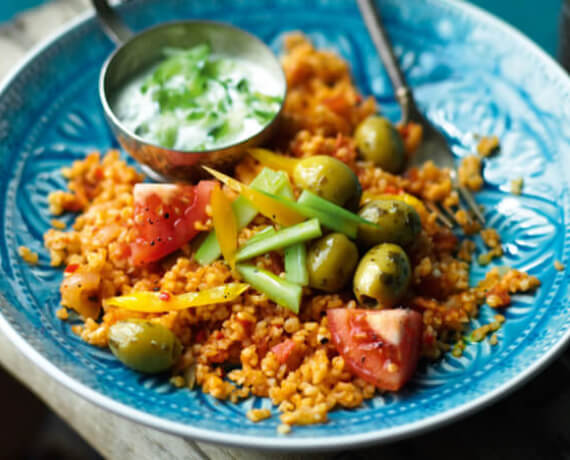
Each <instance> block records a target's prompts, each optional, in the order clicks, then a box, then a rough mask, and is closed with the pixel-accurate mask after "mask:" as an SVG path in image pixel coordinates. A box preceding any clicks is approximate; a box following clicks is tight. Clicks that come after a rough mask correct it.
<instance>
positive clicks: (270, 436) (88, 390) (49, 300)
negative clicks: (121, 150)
mask: <svg viewBox="0 0 570 460" xmlns="http://www.w3.org/2000/svg"><path fill="white" fill-rule="evenodd" d="M159 3H160V6H159ZM380 3H381V8H382V12H383V14H384V16H385V19H386V22H387V25H388V29H389V32H390V35H391V37H392V38H393V41H394V42H395V45H396V50H397V54H398V56H399V58H400V61H401V62H402V66H403V68H404V71H405V73H406V75H407V77H408V79H409V82H410V83H411V85H412V86H413V87H414V88H415V91H416V94H417V98H418V101H419V103H420V105H421V107H422V109H423V110H425V111H426V113H427V114H428V116H429V117H430V118H431V120H433V122H434V123H436V124H437V125H438V126H440V127H441V128H442V129H443V130H444V131H445V132H446V134H447V135H448V136H449V139H450V141H451V142H452V144H453V150H454V152H455V153H456V154H457V155H458V156H462V155H465V154H467V153H468V152H471V151H473V149H474V146H475V143H476V141H475V139H474V136H473V133H474V132H476V133H480V134H497V135H498V136H499V137H500V138H501V140H502V150H501V153H500V154H499V155H497V156H496V157H493V158H489V159H487V160H485V169H484V175H485V179H486V184H487V185H486V187H485V189H484V191H483V192H482V193H481V194H479V195H478V199H479V200H480V202H481V203H483V204H484V205H485V206H486V216H487V219H488V221H489V223H490V224H491V225H492V226H494V227H496V228H497V229H498V230H499V231H500V233H501V236H502V238H503V241H504V246H505V257H504V258H503V259H501V260H498V261H496V262H494V264H501V265H503V264H508V265H511V266H514V267H516V268H520V269H523V270H528V271H529V272H530V273H531V274H533V275H536V276H538V277H539V278H540V279H541V281H542V287H541V288H540V289H539V290H538V292H537V293H536V295H535V296H527V295H520V296H519V295H517V296H514V304H513V306H512V307H511V308H509V309H508V310H507V311H506V316H507V318H508V320H507V322H506V324H505V327H504V328H502V329H501V330H500V331H499V333H498V335H499V344H498V345H497V346H494V347H492V346H490V345H489V344H488V343H487V342H482V343H473V344H470V345H469V346H468V347H467V349H466V350H465V354H464V355H463V356H462V357H461V358H453V357H451V356H446V357H444V358H443V359H442V360H441V361H439V362H436V363H433V364H430V365H424V366H422V368H421V369H420V371H419V372H418V374H417V376H416V377H415V378H414V380H413V382H412V383H411V384H410V385H408V386H407V387H406V389H405V390H404V391H402V392H400V393H398V394H386V395H384V396H377V397H375V398H374V399H372V400H370V401H366V402H365V403H364V404H363V406H362V407H360V408H358V409H355V410H337V411H334V412H332V413H330V417H329V422H328V423H327V424H324V425H317V426H308V427H296V428H294V430H293V432H292V433H291V434H290V435H288V436H279V435H277V433H276V427H277V425H278V424H279V420H278V418H277V417H276V416H274V417H272V418H271V419H268V420H265V421H263V422H261V423H257V424H254V423H252V422H250V421H249V420H248V419H247V418H246V417H245V413H246V412H247V410H249V409H250V408H252V407H268V408H271V404H270V402H269V401H268V400H266V399H260V398H250V399H247V400H246V401H243V402H241V403H240V404H229V403H225V402H220V401H217V400H215V399H214V398H212V397H210V396H206V395H204V394H202V393H201V392H200V391H193V392H190V391H188V390H175V389H173V388H172V387H171V386H170V385H169V384H168V381H167V377H146V376H141V375H138V374H136V373H134V372H131V371H129V370H128V369H125V368H124V367H122V366H121V365H119V364H118V363H117V362H116V361H115V360H114V359H113V357H112V356H111V355H110V353H109V352H107V351H105V350H101V349H97V348H94V347H91V346H89V345H87V344H85V343H83V342H81V341H80V340H79V339H78V338H77V337H76V336H74V334H73V333H71V331H70V326H69V324H68V323H64V322H61V321H59V320H58V319H57V318H56V317H55V311H56V309H57V308H58V307H59V294H58V284H59V282H60V280H61V277H62V274H61V271H60V270H56V269H54V268H52V267H50V265H49V259H48V253H47V251H46V250H45V249H44V248H43V245H42V234H43V232H44V231H46V230H47V229H48V228H49V222H50V219H51V216H50V214H49V212H48V204H47V195H48V193H49V192H50V191H53V190H56V189H62V188H64V187H65V182H64V180H63V178H62V176H61V173H60V168H61V167H62V166H64V165H67V164H69V163H70V162H71V161H72V160H74V159H79V158H83V157H84V156H85V154H86V153H87V152H89V151H91V150H93V149H99V150H102V151H104V150H106V149H108V148H109V147H114V146H116V144H115V141H114V139H113V138H112V136H111V133H110V131H109V129H108V128H107V126H106V124H105V121H104V119H103V114H102V110H101V108H100V105H99V101H98V96H97V78H98V72H99V68H100V66H101V64H102V63H103V61H104V59H105V58H106V56H107V55H108V54H109V53H110V52H111V50H112V46H111V44H110V43H109V42H108V40H107V39H106V38H105V37H104V36H103V34H102V33H101V32H100V31H99V28H98V26H97V24H96V23H95V21H94V20H93V19H92V18H89V19H87V20H85V21H81V22H80V23H78V24H77V25H76V26H75V27H72V28H70V29H68V30H67V31H66V32H65V33H63V34H62V35H61V36H60V37H59V38H58V39H57V40H55V41H53V42H52V43H50V44H49V45H47V46H45V47H44V48H42V49H41V50H39V51H38V52H37V53H36V55H35V57H34V58H33V59H31V60H29V61H28V63H27V64H26V65H24V66H23V67H22V68H21V69H20V71H19V72H18V73H17V74H16V75H14V76H13V78H12V79H11V80H10V81H9V82H8V83H7V84H6V85H5V86H4V88H3V91H2V92H1V94H0V172H1V176H0V177H2V179H1V182H0V311H1V313H2V316H1V317H0V326H1V327H2V328H3V329H4V331H6V332H7V333H8V335H9V336H10V337H11V338H12V340H14V341H15V343H16V344H17V345H18V346H19V347H20V348H21V349H22V350H24V351H25V353H26V354H28V356H30V357H31V358H32V359H33V360H34V361H35V362H36V363H37V364H38V365H39V366H41V367H42V368H43V369H45V370H46V371H47V372H48V373H49V374H51V375H52V376H54V377H55V378H57V379H58V380H60V381H61V382H62V383H64V384H65V385H66V386H68V387H70V388H71V389H72V390H74V391H76V392H78V393H80V394H82V395H84V396H85V397H86V398H89V399H90V400H92V401H94V402H96V403H97V404H100V405H102V406H104V407H106V408H108V409H110V410H113V411H115V412H117V413H120V414H123V415H125V416H128V417H131V418H133V419H135V420H138V421H140V422H142V423H146V424H149V425H152V426H155V427H158V428H161V429H164V430H167V431H170V432H174V433H178V434H182V435H187V436H190V437H195V438H200V439H206V440H209V441H213V442H225V443H231V444H240V445H248V446H258V447H267V448H276V449H279V448H283V449H285V448H288V449H310V448H335V447H339V446H346V445H356V444H362V443H369V442H379V441H386V440H390V439H395V438H397V437H402V436H405V435H409V434H411V433H417V432H419V431H421V430H425V429H428V428H433V427H434V426H436V425H438V424H441V423H444V422H447V421H449V420H451V419H453V418H455V417H457V416H459V415H462V414H466V413H468V412H469V411H472V410H474V409H476V408H478V407H481V406H483V405H484V404H487V403H489V402H491V401H492V400H493V399H495V398H496V397H498V396H499V395H501V394H504V393H505V392H506V391H508V390H509V389H512V388H514V387H515V386H517V385H519V384H521V383H523V382H524V381H525V380H527V379H528V378H529V377H530V376H531V375H532V374H533V373H535V372H536V371H538V370H539V369H540V368H541V367H543V366H544V365H545V364H546V363H547V361H549V360H550V359H551V358H553V357H554V355H555V353H556V352H557V351H559V350H560V349H561V347H562V346H563V345H564V343H565V342H566V341H567V339H568V336H569V330H570V310H569V308H568V307H569V301H568V279H569V276H568V274H567V272H557V271H556V270H554V267H553V262H554V260H555V259H558V260H560V261H562V262H563V263H565V264H566V265H567V266H570V258H569V252H570V234H569V233H570V228H569V226H568V216H569V211H570V209H569V193H568V184H569V177H568V174H569V172H570V82H569V81H568V78H567V76H566V75H565V74H564V73H563V72H562V71H561V70H560V69H559V68H558V67H557V66H556V65H555V64H554V63H553V62H552V61H550V60H549V59H548V58H547V57H546V56H545V55H543V54H542V53H541V52H540V51H539V50H538V48H535V47H534V46H533V45H532V44H530V42H527V41H526V40H525V39H523V38H522V37H521V36H519V35H518V34H517V33H516V32H514V31H512V30H511V29H509V28H507V27H506V26H504V25H502V24H501V23H499V22H498V21H496V20H494V19H492V18H489V17H488V16H486V15H484V14H482V13H480V12H479V11H478V10H474V9H471V8H469V7H466V6H464V5H462V4H460V3H455V2H446V1H443V0H408V1H406V2H398V1H397V0H386V1H382V2H380ZM268 5H269V2H264V1H261V0H250V1H245V0H242V1H229V0H227V1H224V0H216V1H212V2H198V1H181V0H169V1H162V2H159V1H158V0H146V1H136V2H134V3H131V4H129V5H128V6H126V7H123V8H122V10H121V11H122V12H123V13H124V17H125V19H126V20H127V22H128V23H129V24H130V25H131V26H132V27H133V28H134V29H135V30H141V29H142V28H144V27H146V26H149V25H152V24H155V23H157V22H159V21H165V20H171V19H181V18H210V19H212V18H214V19H216V20H222V21H228V22H231V23H232V24H235V25H238V26H240V27H243V28H245V29H247V30H249V31H251V32H253V33H255V34H256V35H258V36H259V37H261V38H262V39H264V40H265V41H267V42H268V43H270V44H271V45H272V46H273V48H274V49H275V50H277V51H279V50H280V48H281V43H282V37H283V34H284V33H286V32H287V31H290V30H296V29H301V30H303V31H305V32H306V33H307V34H308V35H309V36H310V38H311V39H312V40H313V41H314V42H315V43H316V45H317V46H319V47H327V48H333V49H335V50H336V51H338V52H339V53H340V54H341V55H342V56H344V57H345V58H346V59H348V60H349V61H350V63H351V65H352V68H353V71H354V75H355V79H356V82H357V83H358V85H359V86H360V88H361V90H362V91H363V92H364V93H365V94H373V95H374V96H375V97H376V98H377V99H378V101H379V102H380V104H381V106H382V109H383V110H384V112H385V113H386V114H387V115H388V116H390V117H392V118H393V119H396V118H397V116H398V110H397V107H396V104H395V103H394V98H393V95H392V91H391V89H390V85H389V82H388V80H387V77H386V75H385V74H384V72H383V70H382V67H381V65H380V62H379V60H378V58H377V57H376V55H375V54H374V50H373V47H372V44H371V42H370V40H369V39H368V36H367V34H366V32H365V30H364V28H363V26H362V24H361V21H360V19H359V16H358V12H357V10H356V8H355V6H354V4H353V2H352V1H348V0H347V1H341V0H319V1H314V2H310V3H309V2H305V1H301V0H279V1H273V2H271V6H268ZM308 5H309V6H308ZM516 177H524V181H525V187H524V195H523V196H520V197H517V196H513V195H510V194H509V182H510V180H511V179H513V178H516ZM67 219H68V222H71V217H68V218H67ZM475 240H476V242H477V244H478V246H480V247H482V243H481V241H480V240H479V239H478V237H477V238H476V239H475ZM20 245H26V246H29V247H30V248H31V249H32V250H34V251H36V252H38V253H39V255H40V262H39V264H38V265H37V266H34V267H31V266H29V265H27V264H25V263H23V262H22V261H21V260H20V258H19V257H18V254H17V247H18V246H20ZM486 270H487V268H482V267H479V266H477V265H476V264H475V265H474V267H473V271H472V281H473V282H476V281H477V280H478V279H480V278H481V277H482V276H483V274H484V272H485V271H486ZM493 314H494V312H493V311H492V310H491V309H489V308H488V307H484V308H483V309H482V313H481V317H480V318H479V319H478V320H477V321H474V323H473V326H477V325H478V324H483V323H486V322H489V320H490V318H491V317H492V315H493ZM272 410H273V412H274V414H277V411H276V409H275V408H272Z"/></svg>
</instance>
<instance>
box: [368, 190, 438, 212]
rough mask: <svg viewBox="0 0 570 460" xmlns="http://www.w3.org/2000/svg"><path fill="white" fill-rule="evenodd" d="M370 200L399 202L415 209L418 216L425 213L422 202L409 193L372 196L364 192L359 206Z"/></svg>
mask: <svg viewBox="0 0 570 460" xmlns="http://www.w3.org/2000/svg"><path fill="white" fill-rule="evenodd" d="M372 200H400V201H403V202H404V203H406V204H408V205H410V206H411V207H413V208H415V210H416V211H417V212H418V213H419V214H420V215H422V214H425V213H426V212H427V210H426V207H425V205H424V204H423V203H422V200H420V199H419V198H416V197H415V196H413V195H410V194H409V193H380V194H374V193H370V192H367V191H365V192H364V193H363V194H362V198H361V200H360V204H361V206H363V205H365V204H366V203H368V202H369V201H372Z"/></svg>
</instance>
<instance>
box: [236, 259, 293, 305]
mask: <svg viewBox="0 0 570 460" xmlns="http://www.w3.org/2000/svg"><path fill="white" fill-rule="evenodd" d="M237 271H238V272H239V274H240V275H241V276H242V278H243V279H244V280H246V281H247V282H248V283H249V284H251V286H252V287H254V288H255V289H257V290H258V291H259V292H262V293H263V294H265V295H266V296H267V297H268V298H269V299H271V300H273V302H275V303H276V304H278V305H282V306H283V307H286V308H288V309H289V310H291V311H292V312H293V313H299V307H300V306H301V297H302V295H303V288H302V287H301V286H299V285H298V284H295V283H291V282H290V281H287V280H284V279H281V278H279V277H278V276H276V275H274V274H273V273H271V272H269V271H267V270H264V269H262V268H259V267H256V266H254V265H245V264H238V265H237Z"/></svg>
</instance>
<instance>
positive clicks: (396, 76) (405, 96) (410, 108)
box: [357, 0, 417, 123]
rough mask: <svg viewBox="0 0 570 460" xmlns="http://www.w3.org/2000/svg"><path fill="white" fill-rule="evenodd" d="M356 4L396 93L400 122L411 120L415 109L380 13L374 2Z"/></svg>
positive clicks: (360, 0)
mask: <svg viewBox="0 0 570 460" xmlns="http://www.w3.org/2000/svg"><path fill="white" fill-rule="evenodd" d="M357 4H358V8H359V9H360V14H361V16H362V19H363V20H364V24H365V25H366V28H367V29H368V33H369V35H370V38H371V39H372V43H374V47H375V48H376V51H378V54H379V55H380V59H381V60H382V62H383V63H384V67H385V68H386V71H387V72H388V76H389V77H390V81H391V82H392V87H393V88H394V92H395V93H396V99H397V101H398V103H399V104H400V107H401V108H402V120H403V122H404V123H406V122H407V121H408V120H409V119H410V118H413V114H414V111H416V110H417V108H416V104H415V101H414V97H413V95H412V91H411V90H410V88H409V86H408V84H407V83H406V79H405V77H404V74H403V73H402V70H401V69H400V66H399V64H398V60H397V59H396V55H395V54H394V49H393V48H392V44H391V43H390V39H389V38H388V34H387V33H386V29H385V28H384V24H383V23H382V19H381V17H380V12H379V11H378V9H377V8H376V5H375V4H374V0H357Z"/></svg>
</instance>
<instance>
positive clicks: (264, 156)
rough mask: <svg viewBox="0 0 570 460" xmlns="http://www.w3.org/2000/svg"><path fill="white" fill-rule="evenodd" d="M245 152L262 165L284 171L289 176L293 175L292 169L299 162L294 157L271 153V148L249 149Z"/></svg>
mask: <svg viewBox="0 0 570 460" xmlns="http://www.w3.org/2000/svg"><path fill="white" fill-rule="evenodd" d="M247 152H248V153H249V154H250V155H251V156H252V157H253V158H255V159H256V160H257V161H259V162H260V163H261V164H262V165H263V166H267V167H268V168H272V169H277V170H282V171H285V172H287V174H289V175H290V176H292V175H293V171H294V170H295V168H296V167H297V164H298V163H299V160H297V159H296V158H291V157H287V156H285V155H280V154H278V153H273V152H272V151H271V150H267V149H249V150H248V151H247Z"/></svg>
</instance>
